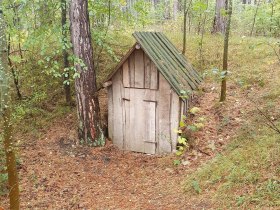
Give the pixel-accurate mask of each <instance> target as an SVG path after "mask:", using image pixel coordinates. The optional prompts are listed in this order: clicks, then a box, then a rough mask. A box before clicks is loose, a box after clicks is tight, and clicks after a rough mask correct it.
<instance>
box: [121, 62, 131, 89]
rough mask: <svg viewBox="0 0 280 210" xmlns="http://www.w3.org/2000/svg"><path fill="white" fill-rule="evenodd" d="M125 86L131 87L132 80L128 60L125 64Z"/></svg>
mask: <svg viewBox="0 0 280 210" xmlns="http://www.w3.org/2000/svg"><path fill="white" fill-rule="evenodd" d="M122 68H123V86H124V87H130V78H129V65H128V60H126V61H125V62H124V63H123V66H122Z"/></svg>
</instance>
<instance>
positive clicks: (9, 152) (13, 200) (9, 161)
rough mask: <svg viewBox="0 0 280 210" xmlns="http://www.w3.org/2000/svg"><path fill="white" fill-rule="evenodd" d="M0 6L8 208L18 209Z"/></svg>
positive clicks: (0, 100) (0, 108) (0, 110)
mask: <svg viewBox="0 0 280 210" xmlns="http://www.w3.org/2000/svg"><path fill="white" fill-rule="evenodd" d="M0 7H1V8H2V0H0ZM1 8H0V49H1V50H0V59H1V60H0V78H1V80H0V118H1V117H3V130H4V132H3V135H4V150H5V155H6V165H7V171H8V183H9V198H10V209H12V210H18V209H19V182H18V174H17V167H16V156H15V143H14V141H13V139H12V132H13V127H12V122H11V101H10V95H9V89H10V88H9V71H8V55H7V43H6V34H5V22H4V18H3V11H2V9H1Z"/></svg>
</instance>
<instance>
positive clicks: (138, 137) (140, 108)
mask: <svg viewBox="0 0 280 210" xmlns="http://www.w3.org/2000/svg"><path fill="white" fill-rule="evenodd" d="M144 93H145V89H134V106H135V110H134V117H135V119H134V130H135V131H134V137H135V139H134V151H137V152H144V138H145V113H144V101H143V98H144Z"/></svg>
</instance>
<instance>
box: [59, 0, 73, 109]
mask: <svg viewBox="0 0 280 210" xmlns="http://www.w3.org/2000/svg"><path fill="white" fill-rule="evenodd" d="M66 21H67V3H66V0H61V28H62V31H61V33H62V43H63V45H64V43H65V42H66V40H67V39H68V38H67V24H66ZM62 53H63V64H64V72H63V79H64V81H65V82H64V90H65V100H66V104H67V105H71V103H72V100H71V89H70V81H69V78H70V72H69V70H68V68H69V61H68V52H67V49H66V47H64V48H63V52H62Z"/></svg>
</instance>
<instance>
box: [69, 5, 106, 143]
mask: <svg viewBox="0 0 280 210" xmlns="http://www.w3.org/2000/svg"><path fill="white" fill-rule="evenodd" d="M70 23H71V27H70V28H71V40H72V44H73V50H74V54H75V56H76V57H77V58H79V59H80V60H81V61H82V62H83V64H81V63H76V64H75V67H76V71H77V73H78V74H79V76H78V77H76V78H75V89H76V100H77V110H78V120H79V127H78V135H79V139H80V141H81V142H82V143H86V144H88V145H92V146H102V145H104V144H105V139H104V135H103V132H102V130H101V122H100V109H99V102H98V96H97V87H96V75H95V70H94V63H93V48H92V44H91V33H90V23H89V15H88V1H87V0H72V1H71V6H70Z"/></svg>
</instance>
